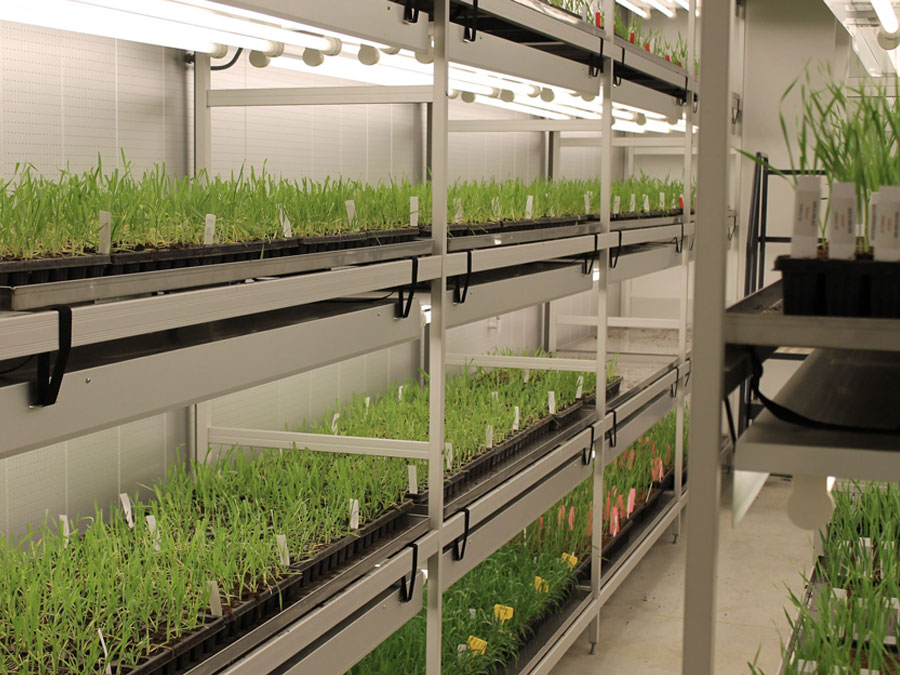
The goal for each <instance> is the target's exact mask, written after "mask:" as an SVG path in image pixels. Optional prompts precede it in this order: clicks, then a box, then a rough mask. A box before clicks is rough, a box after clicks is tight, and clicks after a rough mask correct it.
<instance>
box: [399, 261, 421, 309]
mask: <svg viewBox="0 0 900 675" xmlns="http://www.w3.org/2000/svg"><path fill="white" fill-rule="evenodd" d="M410 260H411V262H412V279H411V280H410V282H409V288H408V289H404V288H402V287H401V288H399V289H398V290H397V310H396V312H395V313H394V314H395V316H396V317H397V318H398V319H406V318H408V317H409V311H410V310H411V309H412V303H413V298H414V297H415V295H416V284H417V283H419V259H418V258H410ZM407 293H409V295H408V296H407V295H406V294H407ZM404 298H405V302H404Z"/></svg>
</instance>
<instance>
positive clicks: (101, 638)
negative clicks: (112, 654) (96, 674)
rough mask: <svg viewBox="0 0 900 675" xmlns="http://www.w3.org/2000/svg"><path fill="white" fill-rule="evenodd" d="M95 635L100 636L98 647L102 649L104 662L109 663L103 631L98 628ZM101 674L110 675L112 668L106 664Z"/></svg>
mask: <svg viewBox="0 0 900 675" xmlns="http://www.w3.org/2000/svg"><path fill="white" fill-rule="evenodd" d="M97 635H99V636H100V646H101V647H102V648H103V658H104V659H105V660H106V661H109V649H107V648H106V640H105V639H104V638H103V631H102V630H100V629H99V628H98V629H97ZM103 672H104V673H106V675H112V666H110V665H109V664H108V663H107V664H106V667H105V668H104V669H103Z"/></svg>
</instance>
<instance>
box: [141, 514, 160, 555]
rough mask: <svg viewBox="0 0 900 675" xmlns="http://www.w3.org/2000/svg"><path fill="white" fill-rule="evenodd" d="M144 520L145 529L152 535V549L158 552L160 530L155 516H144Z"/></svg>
mask: <svg viewBox="0 0 900 675" xmlns="http://www.w3.org/2000/svg"><path fill="white" fill-rule="evenodd" d="M144 520H146V521H147V531H148V532H149V533H150V536H151V537H153V550H154V551H156V552H157V553H159V552H160V551H162V547H161V546H160V532H159V527H157V525H156V516H153V515H148V516H144Z"/></svg>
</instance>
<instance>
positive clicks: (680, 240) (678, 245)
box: [675, 221, 684, 253]
mask: <svg viewBox="0 0 900 675" xmlns="http://www.w3.org/2000/svg"><path fill="white" fill-rule="evenodd" d="M680 225H681V234H680V235H679V236H677V237H675V253H681V252H682V251H683V250H684V221H682V222H681V223H680Z"/></svg>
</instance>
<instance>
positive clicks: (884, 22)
mask: <svg viewBox="0 0 900 675" xmlns="http://www.w3.org/2000/svg"><path fill="white" fill-rule="evenodd" d="M871 2H872V9H874V10H875V14H876V15H877V16H878V21H879V22H881V27H882V28H883V29H884V32H885V33H888V34H891V33H896V32H897V31H898V30H900V22H898V21H897V13H896V12H895V11H894V5H893V3H891V0H871Z"/></svg>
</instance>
